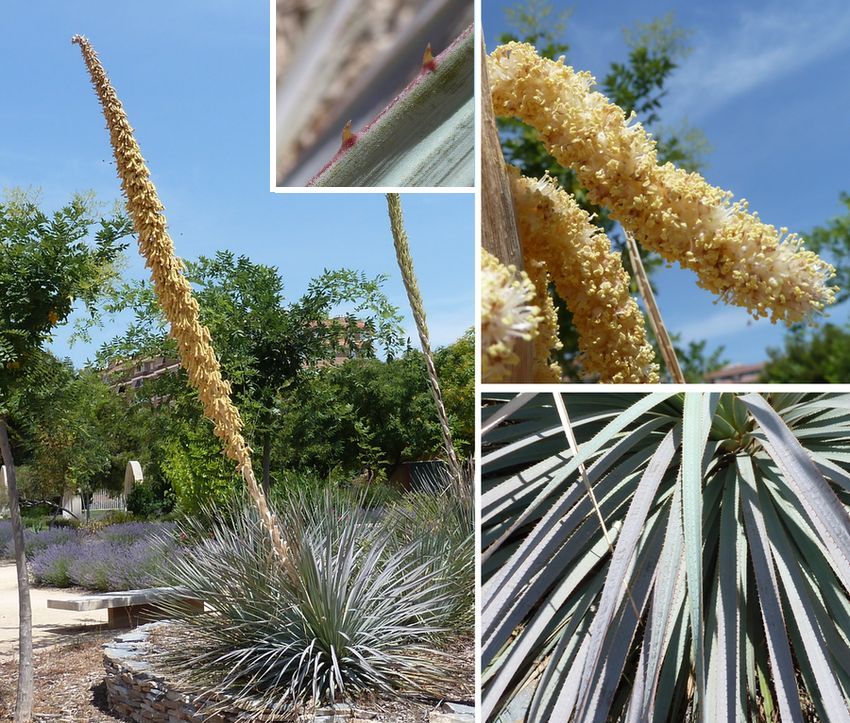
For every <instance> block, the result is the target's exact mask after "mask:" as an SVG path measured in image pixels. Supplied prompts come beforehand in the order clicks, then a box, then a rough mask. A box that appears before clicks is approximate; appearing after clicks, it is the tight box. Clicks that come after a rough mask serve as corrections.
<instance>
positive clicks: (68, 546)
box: [30, 540, 82, 587]
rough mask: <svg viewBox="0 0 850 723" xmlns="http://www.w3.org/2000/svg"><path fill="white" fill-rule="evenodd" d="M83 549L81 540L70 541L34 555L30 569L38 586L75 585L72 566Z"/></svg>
mask: <svg viewBox="0 0 850 723" xmlns="http://www.w3.org/2000/svg"><path fill="white" fill-rule="evenodd" d="M81 548H82V545H81V543H80V542H79V540H69V541H67V542H61V543H59V544H57V545H51V546H50V547H46V548H44V549H43V550H41V551H40V552H39V553H38V554H36V555H34V556H33V558H32V560H31V561H30V569H31V570H32V574H33V578H34V580H35V583H36V585H53V586H54V587H70V586H71V585H73V584H74V583H73V581H72V579H71V565H72V563H73V562H74V560H76V559H77V558H78V557H79V556H80V549H81Z"/></svg>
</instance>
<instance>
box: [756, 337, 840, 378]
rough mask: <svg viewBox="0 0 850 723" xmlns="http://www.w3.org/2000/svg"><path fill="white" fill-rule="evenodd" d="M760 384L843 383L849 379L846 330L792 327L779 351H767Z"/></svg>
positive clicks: (773, 349)
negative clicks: (766, 360)
mask: <svg viewBox="0 0 850 723" xmlns="http://www.w3.org/2000/svg"><path fill="white" fill-rule="evenodd" d="M767 353H768V357H769V361H768V363H767V366H766V367H765V369H764V371H763V372H762V374H761V378H760V381H763V382H778V383H782V382H807V383H811V384H819V383H826V384H845V383H846V382H847V380H848V379H850V331H848V329H847V328H846V327H840V326H836V325H834V324H824V325H823V326H822V327H820V328H819V329H811V330H809V329H804V328H800V327H797V328H794V329H793V330H792V331H791V332H789V333H788V334H787V335H786V336H785V339H784V344H783V347H782V348H781V349H776V348H772V349H768V352H767Z"/></svg>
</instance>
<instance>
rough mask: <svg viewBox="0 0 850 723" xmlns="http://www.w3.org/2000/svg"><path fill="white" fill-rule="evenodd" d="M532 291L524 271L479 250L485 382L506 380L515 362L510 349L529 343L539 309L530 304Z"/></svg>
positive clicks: (538, 321) (531, 285) (539, 318)
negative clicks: (521, 342)
mask: <svg viewBox="0 0 850 723" xmlns="http://www.w3.org/2000/svg"><path fill="white" fill-rule="evenodd" d="M534 295H535V289H534V285H533V284H532V283H531V281H530V280H529V278H528V275H527V274H526V273H525V272H519V273H517V270H516V267H514V266H505V265H504V264H502V263H501V261H499V259H497V258H496V257H495V256H493V255H492V254H491V253H489V252H487V251H485V250H484V249H482V250H481V350H482V354H483V359H482V376H483V379H484V381H485V382H500V381H506V380H508V379H509V378H510V371H511V369H512V368H513V367H514V366H516V365H517V363H519V356H518V355H517V353H516V352H515V351H514V347H515V345H516V343H517V341H519V340H523V341H531V340H532V339H533V338H534V337H535V336H536V335H537V327H538V324H540V321H541V315H540V308H539V307H537V306H535V305H533V304H532V303H531V302H532V301H533V300H534Z"/></svg>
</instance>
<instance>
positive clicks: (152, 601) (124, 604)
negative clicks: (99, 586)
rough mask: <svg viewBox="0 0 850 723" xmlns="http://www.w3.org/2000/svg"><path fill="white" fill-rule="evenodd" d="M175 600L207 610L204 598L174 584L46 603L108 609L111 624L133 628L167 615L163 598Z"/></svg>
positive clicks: (58, 607)
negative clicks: (174, 586)
mask: <svg viewBox="0 0 850 723" xmlns="http://www.w3.org/2000/svg"><path fill="white" fill-rule="evenodd" d="M166 598H167V599H168V602H169V604H174V603H175V602H176V603H178V604H180V605H181V606H184V607H185V608H186V609H188V610H191V611H193V612H199V613H202V612H203V611H204V601H203V600H200V599H199V598H196V597H194V596H193V595H190V594H189V593H187V592H185V591H182V590H179V589H177V588H173V587H153V588H149V589H147V590H122V591H120V592H105V593H100V594H97V595H82V596H81V597H76V598H72V599H70V600H48V601H47V607H49V608H54V609H56V610H76V611H77V612H85V611H88V610H103V609H104V608H106V609H107V610H108V611H109V627H110V628H134V627H136V626H137V625H140V624H142V623H146V622H150V621H151V620H161V619H162V618H163V617H165V616H166V613H165V611H164V610H163V609H162V607H161V603H162V601H163V599H166Z"/></svg>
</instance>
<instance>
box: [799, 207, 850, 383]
mask: <svg viewBox="0 0 850 723" xmlns="http://www.w3.org/2000/svg"><path fill="white" fill-rule="evenodd" d="M840 200H841V203H842V204H843V205H844V206H845V208H846V209H847V211H846V213H844V214H843V215H840V216H836V217H834V218H832V219H830V220H829V221H828V222H827V223H826V224H824V225H823V226H816V227H815V228H814V229H812V231H811V232H810V233H808V234H806V235H805V239H806V246H807V247H808V248H810V249H811V250H812V251H814V252H815V253H816V254H825V255H827V256H828V257H829V260H830V261H831V262H832V264H833V265H834V266H835V279H834V282H835V285H836V286H838V292H837V293H836V295H835V303H836V304H840V303H841V302H842V301H846V300H847V299H848V298H850V194H847V193H842V194H841V196H840ZM842 381H846V379H844V380H842Z"/></svg>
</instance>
